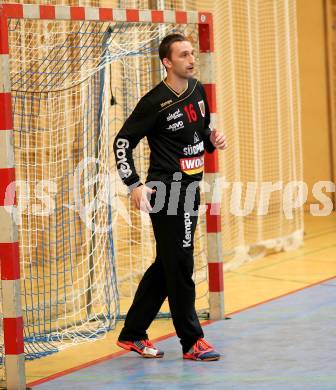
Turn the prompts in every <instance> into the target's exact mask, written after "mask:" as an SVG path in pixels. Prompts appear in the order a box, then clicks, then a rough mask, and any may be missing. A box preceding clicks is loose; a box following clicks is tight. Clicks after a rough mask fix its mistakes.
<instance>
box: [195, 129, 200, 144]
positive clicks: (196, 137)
mask: <svg viewBox="0 0 336 390" xmlns="http://www.w3.org/2000/svg"><path fill="white" fill-rule="evenodd" d="M197 142H199V136H198V134H197V133H196V131H195V133H194V144H197Z"/></svg>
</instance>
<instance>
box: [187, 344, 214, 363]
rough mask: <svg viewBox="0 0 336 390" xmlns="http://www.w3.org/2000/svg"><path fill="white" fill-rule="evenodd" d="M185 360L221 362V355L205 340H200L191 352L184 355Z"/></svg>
mask: <svg viewBox="0 0 336 390" xmlns="http://www.w3.org/2000/svg"><path fill="white" fill-rule="evenodd" d="M183 359H190V360H202V361H211V360H219V359H220V354H219V353H218V352H217V351H215V350H214V348H213V347H212V346H211V345H210V344H209V343H208V342H207V341H205V339H198V340H197V341H196V343H195V344H194V345H193V346H192V347H191V348H190V350H189V351H188V352H187V353H184V354H183Z"/></svg>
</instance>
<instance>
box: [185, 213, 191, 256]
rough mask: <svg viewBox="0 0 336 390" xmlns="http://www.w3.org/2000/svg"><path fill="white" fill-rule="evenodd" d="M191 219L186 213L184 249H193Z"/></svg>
mask: <svg viewBox="0 0 336 390" xmlns="http://www.w3.org/2000/svg"><path fill="white" fill-rule="evenodd" d="M191 225H192V222H191V219H190V213H184V240H183V248H189V247H191Z"/></svg>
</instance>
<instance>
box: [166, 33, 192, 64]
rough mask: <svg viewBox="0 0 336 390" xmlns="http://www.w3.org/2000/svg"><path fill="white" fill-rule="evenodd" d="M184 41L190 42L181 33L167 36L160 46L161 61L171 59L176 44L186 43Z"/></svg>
mask: <svg viewBox="0 0 336 390" xmlns="http://www.w3.org/2000/svg"><path fill="white" fill-rule="evenodd" d="M184 41H189V39H188V38H187V37H186V36H184V35H183V34H181V33H174V34H169V35H166V36H165V37H164V38H163V39H162V41H161V43H160V46H159V56H160V60H161V61H162V60H163V59H164V58H170V53H171V50H170V48H171V45H172V44H173V43H174V42H184Z"/></svg>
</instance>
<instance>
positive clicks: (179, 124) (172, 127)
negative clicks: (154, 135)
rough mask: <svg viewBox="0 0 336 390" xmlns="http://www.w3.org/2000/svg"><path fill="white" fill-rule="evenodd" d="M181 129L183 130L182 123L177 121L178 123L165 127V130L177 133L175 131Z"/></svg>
mask: <svg viewBox="0 0 336 390" xmlns="http://www.w3.org/2000/svg"><path fill="white" fill-rule="evenodd" d="M181 129H184V124H183V121H178V122H175V123H172V124H171V125H169V126H168V127H167V130H171V131H177V130H181Z"/></svg>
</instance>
